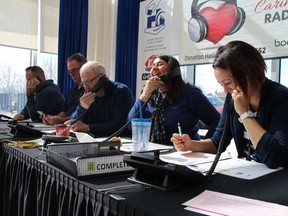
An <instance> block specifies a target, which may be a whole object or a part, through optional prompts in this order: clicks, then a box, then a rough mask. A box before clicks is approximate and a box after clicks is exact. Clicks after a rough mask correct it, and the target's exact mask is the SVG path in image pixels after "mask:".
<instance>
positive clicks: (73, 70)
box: [67, 67, 81, 74]
mask: <svg viewBox="0 0 288 216" xmlns="http://www.w3.org/2000/svg"><path fill="white" fill-rule="evenodd" d="M80 68H81V67H78V68H73V69H71V70H68V71H67V73H68V74H75V73H77V72H78V71H79V70H80Z"/></svg>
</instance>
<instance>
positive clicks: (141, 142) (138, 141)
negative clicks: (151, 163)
mask: <svg viewBox="0 0 288 216" xmlns="http://www.w3.org/2000/svg"><path fill="white" fill-rule="evenodd" d="M131 126H132V144H133V151H138V152H140V151H147V150H148V144H149V138H150V130H151V119H143V118H142V119H141V118H133V119H132V121H131Z"/></svg>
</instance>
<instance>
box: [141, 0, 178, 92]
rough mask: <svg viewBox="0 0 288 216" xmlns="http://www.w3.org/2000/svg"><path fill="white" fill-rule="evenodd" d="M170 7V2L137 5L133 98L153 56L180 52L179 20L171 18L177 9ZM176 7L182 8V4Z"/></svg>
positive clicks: (160, 0)
mask: <svg viewBox="0 0 288 216" xmlns="http://www.w3.org/2000/svg"><path fill="white" fill-rule="evenodd" d="M173 4H174V1H173V0H147V1H143V2H141V3H140V18H139V38H138V64H137V65H138V67H137V89H136V97H138V96H139V95H140V94H141V91H142V90H143V87H144V85H145V81H146V80H147V79H149V78H150V73H149V72H150V69H151V65H152V61H153V60H154V58H155V56H157V55H160V54H169V55H172V54H173V53H177V54H178V52H179V37H180V34H179V32H180V27H181V26H180V25H179V23H181V20H180V19H178V18H177V17H175V16H174V11H177V6H175V7H173ZM173 8H174V9H173ZM178 8H179V9H181V5H179V6H178ZM175 31H176V32H177V33H176V32H175ZM175 33H176V34H177V35H175ZM171 36H173V38H175V37H176V38H177V40H175V42H176V43H175V42H174V43H171Z"/></svg>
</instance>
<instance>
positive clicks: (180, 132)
mask: <svg viewBox="0 0 288 216" xmlns="http://www.w3.org/2000/svg"><path fill="white" fill-rule="evenodd" d="M178 132H179V135H180V136H182V129H181V125H180V123H179V122H178ZM181 144H182V146H183V147H184V142H181Z"/></svg>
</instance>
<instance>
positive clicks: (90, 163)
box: [47, 141, 134, 178]
mask: <svg viewBox="0 0 288 216" xmlns="http://www.w3.org/2000/svg"><path fill="white" fill-rule="evenodd" d="M124 154H125V152H122V151H120V141H117V142H114V141H113V142H112V141H109V142H93V143H52V144H48V145H47V161H48V162H49V163H51V164H53V165H55V166H56V167H58V168H60V169H62V170H64V171H66V172H67V173H69V174H71V175H73V176H75V177H76V178H84V177H91V176H100V175H112V174H119V173H126V172H132V171H133V170H134V168H133V167H131V166H128V165H127V163H125V162H124V161H123V156H124Z"/></svg>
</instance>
